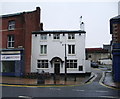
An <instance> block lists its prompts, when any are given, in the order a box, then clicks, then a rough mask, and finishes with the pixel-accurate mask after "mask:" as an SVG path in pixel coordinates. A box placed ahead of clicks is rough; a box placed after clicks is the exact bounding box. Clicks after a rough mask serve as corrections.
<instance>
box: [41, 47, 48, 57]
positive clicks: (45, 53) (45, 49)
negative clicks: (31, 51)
mask: <svg viewBox="0 0 120 99" xmlns="http://www.w3.org/2000/svg"><path fill="white" fill-rule="evenodd" d="M40 55H47V45H40Z"/></svg>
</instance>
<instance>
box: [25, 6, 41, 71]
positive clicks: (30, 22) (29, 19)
mask: <svg viewBox="0 0 120 99" xmlns="http://www.w3.org/2000/svg"><path fill="white" fill-rule="evenodd" d="M24 17H25V24H24V25H25V27H26V28H25V66H26V67H25V72H26V73H28V72H30V65H31V61H30V60H31V32H32V31H38V30H40V8H37V11H35V12H33V13H25V14H24Z"/></svg>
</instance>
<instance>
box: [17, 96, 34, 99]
mask: <svg viewBox="0 0 120 99" xmlns="http://www.w3.org/2000/svg"><path fill="white" fill-rule="evenodd" d="M18 98H23V99H32V97H29V96H18Z"/></svg>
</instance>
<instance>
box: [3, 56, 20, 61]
mask: <svg viewBox="0 0 120 99" xmlns="http://www.w3.org/2000/svg"><path fill="white" fill-rule="evenodd" d="M1 60H2V61H10V60H21V57H20V55H1Z"/></svg>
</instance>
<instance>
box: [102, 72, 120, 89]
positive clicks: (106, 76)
mask: <svg viewBox="0 0 120 99" xmlns="http://www.w3.org/2000/svg"><path fill="white" fill-rule="evenodd" d="M102 83H103V84H105V85H106V86H109V87H112V88H116V89H120V82H114V80H113V77H112V72H111V71H110V72H108V71H106V72H103V81H102Z"/></svg>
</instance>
